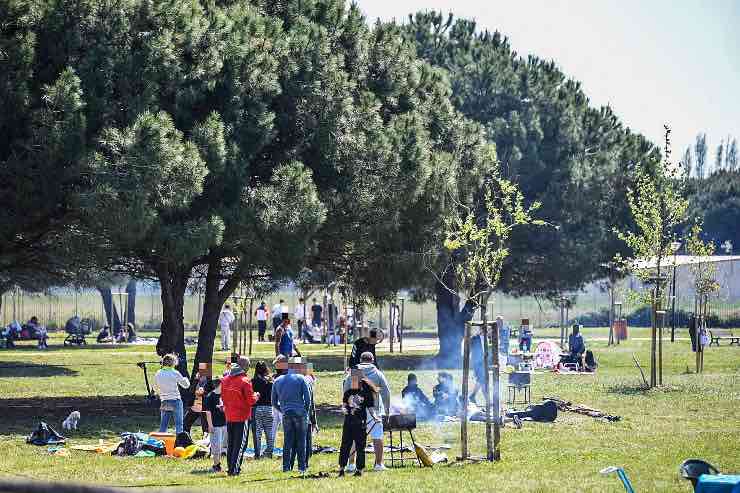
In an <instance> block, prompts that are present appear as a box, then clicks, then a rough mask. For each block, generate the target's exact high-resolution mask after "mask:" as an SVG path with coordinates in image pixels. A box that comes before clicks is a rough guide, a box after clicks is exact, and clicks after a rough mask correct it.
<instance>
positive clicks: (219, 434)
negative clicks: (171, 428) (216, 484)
mask: <svg viewBox="0 0 740 493" xmlns="http://www.w3.org/2000/svg"><path fill="white" fill-rule="evenodd" d="M212 384H213V390H212V391H211V392H210V393H209V394H208V395H207V396H206V398H205V401H204V402H203V408H204V409H205V412H206V419H207V420H208V429H209V430H210V433H209V434H208V439H209V442H210V448H211V459H213V468H211V472H214V473H218V472H221V455H222V454H223V444H224V441H225V439H226V415H225V414H224V403H223V402H222V401H221V379H220V378H215V379H214V380H213V381H212Z"/></svg>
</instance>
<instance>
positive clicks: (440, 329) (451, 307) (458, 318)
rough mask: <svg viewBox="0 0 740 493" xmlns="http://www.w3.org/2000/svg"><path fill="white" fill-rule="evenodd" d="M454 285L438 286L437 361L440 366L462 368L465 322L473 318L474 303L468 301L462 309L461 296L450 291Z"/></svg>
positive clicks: (438, 284)
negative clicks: (461, 347) (461, 353)
mask: <svg viewBox="0 0 740 493" xmlns="http://www.w3.org/2000/svg"><path fill="white" fill-rule="evenodd" d="M448 288H450V289H454V285H451V284H447V287H445V286H444V285H442V284H441V283H439V282H438V283H437V286H436V291H437V293H436V305H437V335H438V337H439V353H438V354H437V357H436V361H437V367H439V368H460V365H461V364H462V360H461V355H460V343H461V342H462V339H463V334H464V332H465V322H468V321H470V320H471V319H472V318H473V311H474V309H473V304H472V303H471V302H466V304H465V306H463V308H462V309H460V297H459V296H457V295H456V294H453V293H451V292H450V289H448Z"/></svg>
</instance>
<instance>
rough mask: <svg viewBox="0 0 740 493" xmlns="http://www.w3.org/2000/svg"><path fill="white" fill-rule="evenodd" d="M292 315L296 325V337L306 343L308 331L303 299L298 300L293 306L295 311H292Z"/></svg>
mask: <svg viewBox="0 0 740 493" xmlns="http://www.w3.org/2000/svg"><path fill="white" fill-rule="evenodd" d="M293 315H294V316H295V320H296V324H298V337H299V338H300V339H301V340H302V341H303V342H308V340H307V339H308V330H307V327H306V303H305V301H304V299H303V298H299V299H298V304H297V305H296V306H295V310H293Z"/></svg>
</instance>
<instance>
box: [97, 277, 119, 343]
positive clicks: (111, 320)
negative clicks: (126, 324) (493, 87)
mask: <svg viewBox="0 0 740 493" xmlns="http://www.w3.org/2000/svg"><path fill="white" fill-rule="evenodd" d="M98 291H99V292H100V297H101V298H102V300H103V309H104V310H105V319H106V324H108V327H110V329H111V334H117V333H118V331H120V330H121V318H120V317H119V316H118V308H117V307H116V305H114V304H113V292H112V291H111V289H110V286H105V287H98Z"/></svg>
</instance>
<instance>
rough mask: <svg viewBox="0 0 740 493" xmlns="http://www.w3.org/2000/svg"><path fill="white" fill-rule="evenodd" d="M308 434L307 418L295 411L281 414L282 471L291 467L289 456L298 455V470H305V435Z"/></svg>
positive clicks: (306, 466) (286, 470)
mask: <svg viewBox="0 0 740 493" xmlns="http://www.w3.org/2000/svg"><path fill="white" fill-rule="evenodd" d="M307 434H308V418H307V417H306V416H298V415H297V414H295V413H287V414H283V472H288V471H290V470H292V469H293V465H292V464H291V462H292V461H291V458H292V457H293V454H294V452H295V454H296V455H297V456H298V470H299V471H300V472H303V471H305V470H306V469H307V468H308V465H307V463H306V435H307Z"/></svg>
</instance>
